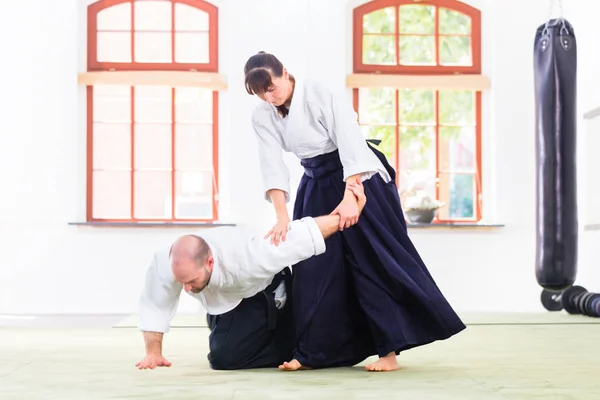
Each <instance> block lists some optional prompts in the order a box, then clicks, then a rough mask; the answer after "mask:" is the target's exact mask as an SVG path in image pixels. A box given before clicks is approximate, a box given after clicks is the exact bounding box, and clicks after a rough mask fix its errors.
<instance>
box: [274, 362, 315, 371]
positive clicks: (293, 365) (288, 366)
mask: <svg viewBox="0 0 600 400" xmlns="http://www.w3.org/2000/svg"><path fill="white" fill-rule="evenodd" d="M279 369H280V370H282V371H297V370H304V369H310V368H308V367H304V366H303V365H302V364H300V363H299V362H298V360H296V359H294V360H292V361H290V362H287V361H286V362H284V363H283V364H282V365H280V366H279Z"/></svg>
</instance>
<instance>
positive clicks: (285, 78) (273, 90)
mask: <svg viewBox="0 0 600 400" xmlns="http://www.w3.org/2000/svg"><path fill="white" fill-rule="evenodd" d="M271 81H272V82H273V85H272V86H271V87H270V88H269V89H268V90H267V91H266V92H264V93H260V94H257V96H258V97H259V98H260V99H261V100H263V101H266V102H267V103H270V104H273V105H274V106H280V105H282V104H283V103H285V102H286V101H287V99H288V98H289V97H290V94H291V92H292V85H291V82H290V76H289V74H288V72H287V70H285V69H284V70H283V74H282V75H281V76H280V77H278V78H276V77H274V76H273V75H272V74H271Z"/></svg>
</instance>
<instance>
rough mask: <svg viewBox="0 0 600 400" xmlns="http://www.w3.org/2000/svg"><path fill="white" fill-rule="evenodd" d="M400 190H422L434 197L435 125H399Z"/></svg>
mask: <svg viewBox="0 0 600 400" xmlns="http://www.w3.org/2000/svg"><path fill="white" fill-rule="evenodd" d="M399 149H400V166H399V171H398V172H399V173H400V187H399V189H400V191H404V190H412V189H417V190H423V191H425V192H427V193H428V194H429V196H432V197H434V198H435V177H436V172H437V169H436V160H435V127H429V126H415V127H409V126H401V127H400V145H399Z"/></svg>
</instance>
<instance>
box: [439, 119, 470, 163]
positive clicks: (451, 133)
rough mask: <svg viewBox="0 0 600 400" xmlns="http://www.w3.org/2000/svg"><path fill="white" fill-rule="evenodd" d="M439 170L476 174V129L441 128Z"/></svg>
mask: <svg viewBox="0 0 600 400" xmlns="http://www.w3.org/2000/svg"><path fill="white" fill-rule="evenodd" d="M439 133H440V143H439V151H438V154H439V163H440V167H439V169H440V170H442V171H449V172H474V170H475V156H476V153H475V148H476V147H475V137H476V136H475V128H474V127H440V130H439Z"/></svg>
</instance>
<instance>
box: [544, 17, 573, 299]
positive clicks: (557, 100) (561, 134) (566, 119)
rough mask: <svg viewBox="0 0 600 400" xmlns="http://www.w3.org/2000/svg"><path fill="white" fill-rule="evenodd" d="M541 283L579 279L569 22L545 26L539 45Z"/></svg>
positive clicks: (556, 285) (554, 285) (558, 285)
mask: <svg viewBox="0 0 600 400" xmlns="http://www.w3.org/2000/svg"><path fill="white" fill-rule="evenodd" d="M534 76H535V116H536V179H537V193H536V195H537V196H536V205H537V210H536V212H537V216H536V224H537V240H536V246H537V248H536V269H535V272H536V278H537V281H538V283H539V285H540V286H541V287H543V288H544V289H547V290H552V291H560V290H564V289H566V288H568V287H570V286H571V285H573V283H574V282H575V277H576V275H577V250H578V248H577V241H578V232H577V230H578V220H577V176H576V175H577V174H576V145H577V140H576V135H577V114H576V112H577V111H576V99H575V96H576V83H577V82H576V81H577V79H576V77H577V43H576V40H575V33H574V31H573V27H572V26H571V24H570V23H569V22H568V21H566V20H565V19H564V18H558V19H550V20H548V22H547V23H545V24H544V25H541V26H540V27H539V28H538V29H537V31H536V35H535V45H534Z"/></svg>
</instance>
